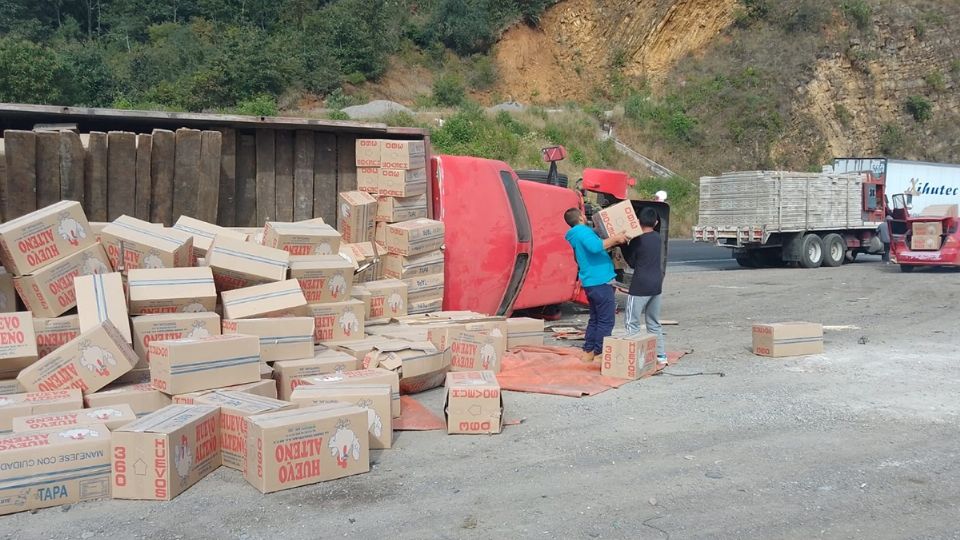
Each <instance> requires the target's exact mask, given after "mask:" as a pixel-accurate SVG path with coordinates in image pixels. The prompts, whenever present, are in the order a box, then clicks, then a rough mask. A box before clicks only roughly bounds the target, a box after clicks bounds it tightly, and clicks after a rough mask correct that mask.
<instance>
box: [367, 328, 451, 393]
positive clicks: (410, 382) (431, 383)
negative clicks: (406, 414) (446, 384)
mask: <svg viewBox="0 0 960 540" xmlns="http://www.w3.org/2000/svg"><path fill="white" fill-rule="evenodd" d="M363 367H364V368H365V369H372V368H383V369H389V370H391V371H395V372H397V373H398V374H399V376H400V391H401V392H403V393H405V394H417V393H420V392H423V391H425V390H429V389H431V388H436V387H438V386H441V385H442V384H443V380H444V377H445V376H446V373H447V371H449V370H450V364H449V358H448V357H447V355H446V354H444V352H443V351H441V350H439V349H437V348H436V347H435V346H434V345H433V343H430V342H429V341H419V342H412V341H406V340H402V339H397V340H394V341H391V342H390V343H389V344H384V345H377V346H376V347H374V349H373V350H372V351H370V352H369V353H368V354H367V355H366V356H365V357H364V358H363Z"/></svg>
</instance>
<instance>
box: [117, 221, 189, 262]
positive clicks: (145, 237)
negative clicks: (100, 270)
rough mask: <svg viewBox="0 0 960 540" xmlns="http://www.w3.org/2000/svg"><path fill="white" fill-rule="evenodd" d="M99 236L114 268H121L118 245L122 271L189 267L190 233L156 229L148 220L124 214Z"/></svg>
mask: <svg viewBox="0 0 960 540" xmlns="http://www.w3.org/2000/svg"><path fill="white" fill-rule="evenodd" d="M100 239H101V241H102V243H103V247H104V248H105V249H106V250H107V257H108V258H109V259H110V264H112V265H113V269H114V270H116V271H120V269H121V261H120V252H121V244H122V245H123V264H122V269H123V270H124V271H129V270H133V269H134V268H180V267H183V266H193V236H191V235H189V234H187V233H185V232H183V231H179V230H176V229H162V230H160V229H158V228H157V227H156V226H155V225H153V224H152V223H148V222H146V221H142V220H139V219H137V218H134V217H130V216H126V215H124V216H120V217H118V218H117V219H116V220H114V221H113V223H111V224H110V225H107V226H106V227H104V228H103V231H101V233H100Z"/></svg>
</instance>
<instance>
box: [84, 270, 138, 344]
mask: <svg viewBox="0 0 960 540" xmlns="http://www.w3.org/2000/svg"><path fill="white" fill-rule="evenodd" d="M73 283H74V287H76V290H77V314H78V315H79V316H80V331H81V332H86V331H87V330H91V329H93V328H96V327H98V326H100V324H101V323H103V321H110V322H111V323H113V326H114V327H116V329H117V330H119V331H120V334H121V335H122V336H123V338H124V339H125V340H126V341H127V343H133V337H132V336H131V334H130V316H129V315H128V313H127V297H126V295H125V294H124V290H123V278H122V277H121V276H120V273H119V272H111V273H109V274H94V275H92V276H78V277H76V278H74V280H73Z"/></svg>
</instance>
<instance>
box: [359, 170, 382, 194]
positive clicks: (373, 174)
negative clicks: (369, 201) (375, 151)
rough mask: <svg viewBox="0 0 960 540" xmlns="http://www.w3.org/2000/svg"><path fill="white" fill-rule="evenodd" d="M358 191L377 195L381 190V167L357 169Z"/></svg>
mask: <svg viewBox="0 0 960 540" xmlns="http://www.w3.org/2000/svg"><path fill="white" fill-rule="evenodd" d="M357 190H358V191H363V192H364V193H369V194H371V195H376V194H377V192H378V191H379V190H380V167H357Z"/></svg>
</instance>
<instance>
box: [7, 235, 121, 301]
mask: <svg viewBox="0 0 960 540" xmlns="http://www.w3.org/2000/svg"><path fill="white" fill-rule="evenodd" d="M108 272H111V268H110V262H109V261H108V260H107V254H106V253H105V252H104V251H103V247H102V246H101V245H100V244H94V245H92V246H88V247H86V248H84V249H82V250H80V251H75V252H73V253H71V254H70V255H68V256H67V257H66V258H64V259H61V260H60V261H58V262H56V263H54V264H51V265H48V266H44V267H43V268H41V269H39V270H37V271H35V272H34V273H33V274H31V275H29V276H23V277H18V278H14V280H13V284H14V286H15V287H16V289H17V293H18V294H19V295H20V298H21V299H23V303H24V304H25V305H26V306H27V308H28V309H29V310H30V311H32V312H33V315H34V316H35V317H59V316H60V315H63V314H64V313H66V312H67V311H69V310H70V309H73V308H74V307H76V305H77V293H76V289H75V288H74V285H73V280H74V278H76V277H78V276H89V275H93V274H106V273H108Z"/></svg>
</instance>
